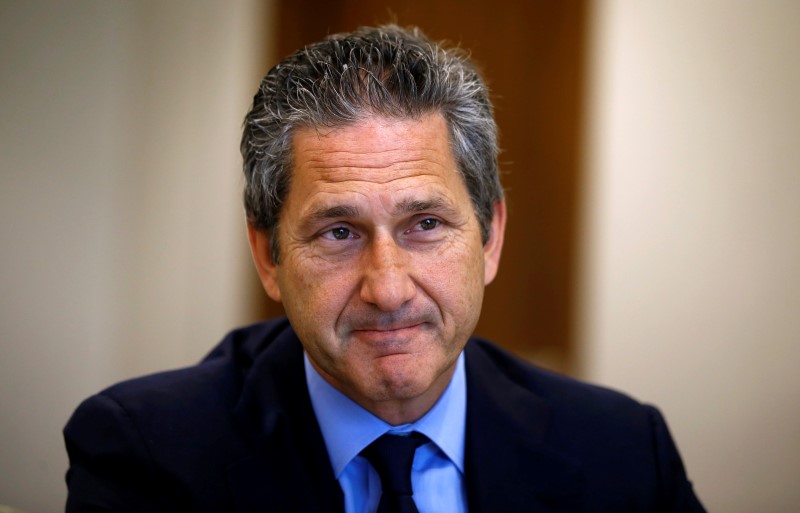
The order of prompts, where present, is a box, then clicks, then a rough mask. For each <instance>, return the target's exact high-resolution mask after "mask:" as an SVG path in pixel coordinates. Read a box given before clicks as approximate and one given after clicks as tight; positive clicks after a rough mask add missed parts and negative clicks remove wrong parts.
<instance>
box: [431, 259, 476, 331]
mask: <svg viewBox="0 0 800 513" xmlns="http://www.w3.org/2000/svg"><path fill="white" fill-rule="evenodd" d="M417 269H418V272H421V274H420V276H421V277H422V278H421V281H422V282H423V283H426V287H425V288H427V289H428V291H429V293H430V294H431V296H432V297H433V299H434V301H436V302H437V303H438V304H439V307H440V308H441V309H442V310H443V313H444V314H445V315H446V316H447V315H449V316H452V317H455V318H456V319H455V321H456V322H458V323H462V322H469V319H468V318H465V317H469V316H471V315H472V314H473V312H474V310H476V309H477V310H480V304H481V301H482V298H483V287H484V286H483V274H484V273H483V253H482V252H480V251H475V249H474V248H472V247H471V246H470V245H469V244H462V245H460V246H457V247H451V248H450V250H449V251H446V252H442V253H441V254H440V255H438V256H437V257H436V258H434V259H425V261H424V262H422V265H421V266H418V267H417Z"/></svg>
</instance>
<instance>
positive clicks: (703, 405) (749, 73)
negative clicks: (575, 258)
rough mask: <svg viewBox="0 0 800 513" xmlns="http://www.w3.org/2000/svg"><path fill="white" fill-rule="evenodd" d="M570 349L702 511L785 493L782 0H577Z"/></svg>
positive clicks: (796, 413)
mask: <svg viewBox="0 0 800 513" xmlns="http://www.w3.org/2000/svg"><path fill="white" fill-rule="evenodd" d="M594 11H595V12H594V21H593V33H592V36H591V38H590V41H591V48H590V55H591V59H592V60H591V63H590V66H591V86H590V91H589V93H590V94H589V100H590V105H591V111H590V117H589V119H590V121H589V124H588V138H589V152H588V155H587V160H586V162H587V171H588V177H589V184H588V188H587V198H586V200H587V202H586V207H585V212H584V213H585V223H586V234H585V238H584V250H585V253H584V268H583V286H584V288H583V289H582V297H583V302H582V305H581V311H582V314H581V316H582V317H581V318H582V321H583V323H582V326H581V331H582V344H583V350H584V353H583V356H582V364H583V369H584V374H585V375H586V376H587V377H589V378H592V379H594V380H597V381H600V382H602V383H606V384H608V385H611V386H613V387H617V388H621V389H624V390H627V391H630V392H632V393H633V394H634V395H636V396H637V397H639V398H640V399H642V400H646V401H651V402H654V403H656V404H658V405H659V406H660V407H661V408H662V409H663V410H664V412H665V413H666V415H667V419H668V421H669V422H670V425H671V429H672V431H673V433H674V435H675V437H676V438H677V440H678V443H679V445H680V447H681V449H682V452H683V455H684V459H685V462H686V463H687V465H688V468H689V471H690V477H691V478H692V479H693V480H694V481H695V484H696V488H697V490H698V492H699V493H700V495H701V497H702V498H703V499H704V501H705V503H706V505H707V507H708V509H709V510H710V511H720V512H723V511H724V512H726V513H737V512H740V513H752V512H755V511H758V512H759V513H769V512H776V513H777V512H788V511H796V510H797V508H798V504H800V487H798V486H797V482H796V481H797V478H798V476H800V372H798V370H797V362H800V58H798V52H800V30H798V27H800V3H798V2H793V1H777V0H776V1H765V2H755V1H746V0H739V1H728V0H725V1H722V0H704V1H700V2H695V1H688V0H682V1H658V2H636V1H606V2H597V3H596V4H594Z"/></svg>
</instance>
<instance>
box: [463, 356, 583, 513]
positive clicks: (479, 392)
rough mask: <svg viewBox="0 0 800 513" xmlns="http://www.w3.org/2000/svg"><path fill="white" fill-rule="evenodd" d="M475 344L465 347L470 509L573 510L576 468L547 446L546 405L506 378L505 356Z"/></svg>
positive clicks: (577, 502)
mask: <svg viewBox="0 0 800 513" xmlns="http://www.w3.org/2000/svg"><path fill="white" fill-rule="evenodd" d="M479 344H482V343H480V342H477V341H475V340H471V341H470V342H469V343H468V344H467V349H466V371H467V435H466V448H465V458H466V460H465V473H466V481H467V495H468V501H469V510H470V513H511V512H525V513H533V512H541V513H555V512H568V511H579V510H580V508H581V479H582V476H581V472H580V468H579V466H578V465H577V464H576V463H575V462H572V461H570V460H568V459H567V458H566V457H565V456H563V455H561V454H559V453H558V452H556V451H554V450H553V449H551V448H549V447H548V444H547V429H548V426H549V421H550V408H549V406H548V404H547V403H546V402H545V401H544V400H543V399H542V398H540V397H539V396H537V395H535V394H534V393H533V392H531V391H530V390H529V389H528V388H525V387H523V386H521V385H520V384H518V383H517V382H515V381H514V380H513V379H512V378H511V376H510V374H509V372H507V370H508V369H506V368H504V367H505V362H506V361H507V358H508V357H507V356H505V355H499V356H497V357H496V358H495V357H493V356H491V355H490V353H489V352H490V351H491V352H495V351H496V349H493V348H486V347H485V346H481V345H479Z"/></svg>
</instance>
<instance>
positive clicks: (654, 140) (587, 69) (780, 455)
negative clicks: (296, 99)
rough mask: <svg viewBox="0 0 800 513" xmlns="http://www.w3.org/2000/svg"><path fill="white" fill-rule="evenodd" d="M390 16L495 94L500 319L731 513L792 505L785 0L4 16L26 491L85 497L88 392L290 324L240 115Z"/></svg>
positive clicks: (154, 5)
mask: <svg viewBox="0 0 800 513" xmlns="http://www.w3.org/2000/svg"><path fill="white" fill-rule="evenodd" d="M309 12H313V13H315V16H313V18H312V17H310V16H308V13H309ZM390 13H391V14H390ZM392 15H393V16H395V17H396V19H397V21H399V22H400V23H401V24H408V23H418V24H420V25H422V26H423V27H424V28H425V29H426V30H427V31H428V32H429V33H430V34H431V35H432V36H433V37H434V38H449V39H451V40H454V41H456V42H462V43H463V44H464V46H465V47H467V48H471V49H472V50H473V53H474V55H475V56H476V57H477V58H478V59H479V61H480V62H481V63H483V65H484V68H485V71H486V74H487V77H488V78H489V80H490V83H491V84H492V86H493V88H494V90H495V97H496V102H497V105H498V120H499V122H500V125H501V126H500V128H501V136H502V139H501V143H502V145H503V147H504V148H505V149H506V151H505V152H504V154H503V156H502V157H501V160H502V163H503V168H504V170H505V171H506V172H507V176H505V177H504V178H505V180H506V184H507V186H509V191H508V194H509V201H510V202H511V219H510V226H509V244H508V247H507V248H506V252H505V253H504V265H503V266H502V267H501V274H500V276H499V277H498V282H497V283H496V284H494V285H493V286H492V288H490V291H489V294H488V295H487V302H488V304H487V308H486V315H485V316H484V318H483V319H482V321H481V328H480V329H481V330H482V332H483V333H485V334H487V335H489V336H491V337H494V338H496V339H498V341H499V342H501V343H504V344H505V345H506V346H507V347H509V348H511V349H512V350H514V351H516V352H518V353H520V354H523V355H524V356H526V357H528V358H531V359H534V360H536V361H538V362H541V363H544V364H546V365H548V366H552V367H556V368H559V369H563V370H567V371H569V372H571V373H573V374H576V375H578V376H580V377H584V378H588V379H591V380H593V381H597V382H600V383H603V384H606V385H608V386H612V387H614V388H618V389H623V390H625V391H627V392H629V393H631V394H632V395H634V396H635V397H637V398H639V399H641V400H644V401H648V402H652V403H655V404H657V405H659V406H660V407H661V409H662V410H663V411H664V412H665V414H666V416H667V420H668V421H669V423H670V426H671V429H672V431H673V435H674V436H675V438H676V439H677V442H678V445H679V446H680V448H681V451H682V454H683V456H684V459H685V462H686V464H687V467H688V469H689V472H690V477H691V478H692V479H693V481H694V482H695V484H696V488H697V490H698V492H699V494H700V496H701V498H702V499H703V500H704V502H705V503H706V506H707V507H708V509H709V510H710V511H726V512H734V513H745V512H752V511H759V512H788V511H794V510H795V509H796V504H798V503H799V502H800V491H798V490H800V489H798V488H797V487H796V486H795V485H794V481H795V480H796V477H797V476H799V475H800V411H798V408H799V406H798V405H800V377H799V376H800V373H798V372H797V371H795V370H794V369H793V363H794V362H795V361H800V229H799V228H798V227H797V221H798V220H800V170H799V169H798V168H799V167H800V101H798V98H797V91H798V90H800V60H798V59H797V53H798V50H800V32H799V31H797V29H796V27H797V26H800V4H798V3H795V2H791V1H779V0H773V1H768V2H750V1H746V0H737V1H722V0H703V1H701V2H690V1H688V0H682V1H677V2H676V1H672V2H666V1H657V2H649V3H644V2H634V1H632V0H631V1H622V0H618V1H596V2H589V1H571V2H511V1H495V2H485V1H477V0H472V1H464V2H455V3H454V2H452V1H447V0H438V1H430V2H416V1H414V0H407V1H405V2H393V1H388V0H387V1H385V2H377V1H376V2H363V1H359V0H335V1H334V0H330V1H328V2H318V1H314V0H303V1H300V0H298V1H295V2H290V1H288V0H287V1H284V0H274V2H262V1H258V0H237V1H233V2H218V1H211V0H202V1H199V0H177V1H171V2H158V1H155V0H152V1H139V2H116V1H114V2H109V1H105V0H75V1H73V2H69V3H66V2H58V1H55V0H36V1H32V2H27V1H22V0H19V1H15V0H0V64H2V73H0V148H1V149H0V504H10V505H13V506H16V507H18V508H22V509H24V510H26V511H28V512H30V513H38V512H47V511H58V510H60V509H62V508H63V502H64V498H65V494H66V491H65V487H64V484H63V473H64V471H65V469H66V465H67V460H66V455H65V454H64V450H63V443H62V440H61V435H60V430H61V428H62V427H63V424H64V423H65V422H66V420H67V418H68V417H69V414H70V413H71V411H72V410H73V409H74V408H75V406H77V404H78V403H79V402H80V400H82V399H83V398H84V397H86V396H87V395H89V394H91V393H93V392H95V391H97V390H99V389H101V388H103V387H105V386H106V385H108V384H110V383H112V382H114V381H118V380H120V379H124V378H127V377H130V376H134V375H138V374H141V373H144V372H151V371H156V370H160V369H165V368H169V367H175V366H179V365H186V364H190V363H192V362H194V361H196V360H197V359H198V358H200V357H201V356H202V355H203V354H204V353H205V352H206V351H207V350H208V349H209V348H210V347H211V346H212V345H213V344H214V343H215V342H216V341H217V340H218V339H219V338H220V337H221V336H222V335H223V334H224V332H225V331H226V330H227V329H229V328H230V327H232V326H234V325H237V324H241V323H243V322H248V321H250V320H253V319H256V318H258V317H260V316H262V315H265V314H267V313H269V312H273V311H275V309H274V308H273V307H272V306H270V305H268V304H265V303H263V302H262V300H261V299H260V298H261V297H262V295H261V294H260V292H259V291H258V286H257V285H256V284H255V276H254V273H253V272H252V271H251V269H250V263H249V260H248V256H247V250H246V243H245V238H244V229H243V223H242V212H241V207H240V188H241V179H240V178H239V156H238V138H239V129H240V124H241V119H242V116H243V114H244V112H245V111H246V110H247V107H248V104H249V101H250V98H251V97H252V94H253V92H254V90H255V87H256V84H257V82H258V80H259V78H260V76H261V75H262V74H263V72H264V71H265V70H266V69H267V67H269V66H270V65H271V64H272V63H274V62H275V61H276V59H277V58H278V56H280V55H283V54H284V53H285V52H287V51H289V50H291V49H293V48H295V47H296V46H298V45H299V44H302V42H305V41H310V40H312V39H316V38H318V37H319V36H321V35H322V34H324V33H326V32H328V31H331V30H344V29H349V28H352V26H354V25H356V24H359V23H374V22H380V21H386V20H387V19H389V18H390V17H391V16H392ZM526 95H527V96H526ZM528 154H530V155H528ZM509 287H510V288H509ZM514 287H521V289H514ZM493 289H494V290H493ZM509 291H510V292H509ZM503 297H511V298H512V299H513V301H509V302H503V299H502V298H503ZM531 325H533V326H531ZM528 333H529V334H530V336H528Z"/></svg>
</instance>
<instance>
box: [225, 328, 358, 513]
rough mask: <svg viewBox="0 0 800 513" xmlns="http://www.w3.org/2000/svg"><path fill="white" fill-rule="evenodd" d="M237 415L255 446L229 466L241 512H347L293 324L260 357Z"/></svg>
mask: <svg viewBox="0 0 800 513" xmlns="http://www.w3.org/2000/svg"><path fill="white" fill-rule="evenodd" d="M287 326H288V325H287ZM264 405H270V407H269V408H268V409H265V408H264ZM234 416H235V417H236V419H237V421H238V424H239V426H240V429H241V431H242V434H243V435H244V437H245V438H246V439H247V440H248V442H249V444H250V445H251V447H252V449H253V454H252V455H251V456H249V457H248V458H246V459H244V460H242V461H239V462H237V463H236V464H234V465H232V466H231V467H230V468H229V469H228V475H229V481H230V486H231V489H232V491H233V494H234V497H235V501H236V504H237V508H238V509H239V510H241V511H266V510H268V511H281V512H298V513H299V512H307V511H315V512H331V513H333V512H336V513H341V512H343V511H344V500H343V496H342V492H341V488H340V487H339V484H338V482H337V481H336V479H335V478H334V474H333V470H332V468H331V466H330V460H329V458H328V453H327V450H326V448H325V443H324V441H323V439H322V434H321V433H320V430H319V427H318V424H317V421H316V418H315V416H314V412H313V410H312V408H311V401H310V399H309V397H308V390H307V388H306V383H305V371H304V369H303V349H302V346H301V344H300V341H299V340H298V339H297V337H296V336H295V334H294V332H293V330H291V328H288V327H287V329H285V330H284V331H283V332H282V333H281V334H279V335H278V336H277V337H276V338H275V340H274V341H272V342H271V343H270V344H269V346H268V347H267V348H266V349H264V350H263V351H262V353H261V354H259V355H258V356H257V358H256V360H255V362H254V363H253V366H252V368H251V369H250V372H249V373H248V377H247V378H246V380H245V383H244V386H243V389H242V394H241V397H240V400H239V403H238V404H237V406H236V408H235V410H234Z"/></svg>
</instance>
